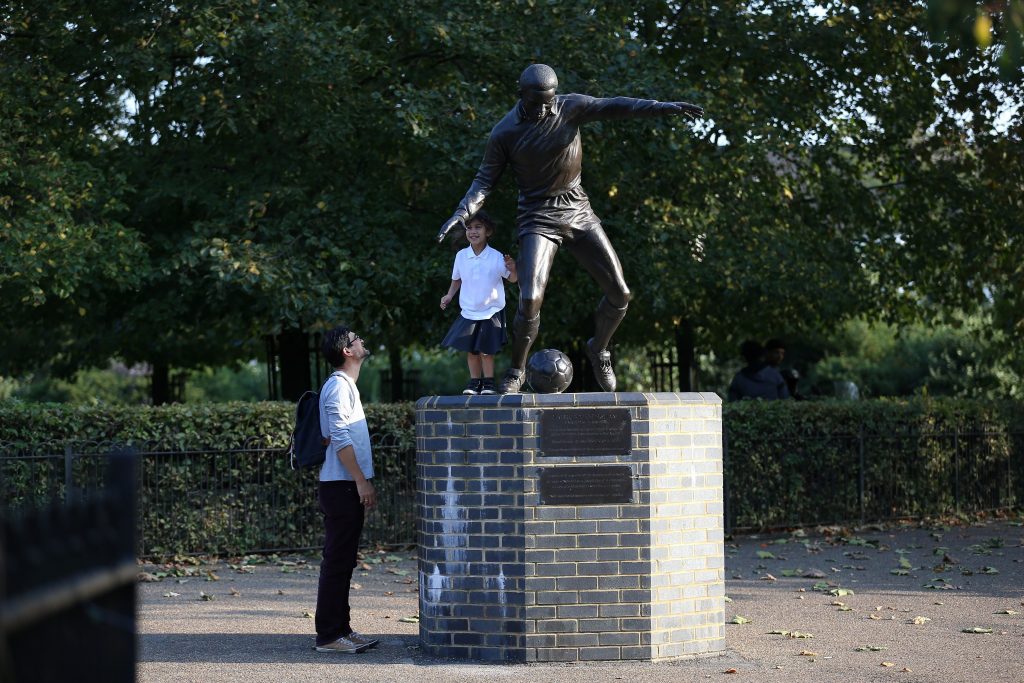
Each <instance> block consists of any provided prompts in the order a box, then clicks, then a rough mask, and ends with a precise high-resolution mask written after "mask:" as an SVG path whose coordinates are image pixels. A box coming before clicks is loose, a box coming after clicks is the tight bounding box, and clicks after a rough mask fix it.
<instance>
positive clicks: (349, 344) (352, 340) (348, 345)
mask: <svg viewBox="0 0 1024 683" xmlns="http://www.w3.org/2000/svg"><path fill="white" fill-rule="evenodd" d="M357 341H366V340H365V339H363V338H362V337H360V336H359V335H358V334H354V335H352V338H351V339H349V340H348V343H347V344H345V348H346V349H347V348H350V347H351V346H352V345H353V344H355V343H356V342H357Z"/></svg>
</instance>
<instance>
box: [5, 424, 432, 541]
mask: <svg viewBox="0 0 1024 683" xmlns="http://www.w3.org/2000/svg"><path fill="white" fill-rule="evenodd" d="M371 438H372V443H373V449H374V467H375V472H376V476H375V479H374V486H375V488H376V489H377V497H378V505H377V507H376V508H375V509H373V510H372V511H371V512H370V513H369V514H368V515H367V518H366V524H365V529H364V532H363V542H364V543H366V544H370V545H375V544H388V545H390V544H408V543H413V542H414V541H415V528H416V527H415V518H414V508H413V501H414V499H415V471H416V468H415V460H416V454H415V451H414V450H412V449H410V448H408V447H406V446H403V445H401V444H400V443H399V442H398V440H397V439H396V438H395V437H392V436H391V435H381V434H375V435H373V436H372V437H371ZM132 446H133V448H134V449H135V451H136V457H137V458H138V461H139V462H138V464H139V467H138V470H139V475H138V479H139V482H138V487H139V513H140V514H139V525H138V526H139V529H138V532H139V539H138V553H139V555H140V556H142V557H154V556H168V555H174V554H179V553H186V554H187V553H217V554H230V555H238V554H243V553H249V552H269V551H285V550H298V549H315V548H319V547H321V546H322V542H323V523H322V521H321V519H320V512H319V507H318V504H317V498H316V496H317V477H318V469H316V468H313V469H309V470H292V469H291V467H290V464H289V461H288V454H287V452H286V451H284V450H282V449H272V448H266V447H263V446H259V445H256V444H255V443H254V444H253V445H251V446H245V447H242V448H238V449H224V450H213V449H209V450H182V451H176V450H156V449H154V448H152V445H151V444H150V445H147V444H132ZM147 446H148V447H147ZM113 448H114V446H113V445H112V444H104V443H75V444H65V445H62V446H60V447H58V448H54V447H53V446H52V445H49V447H48V446H47V445H36V446H34V447H32V448H25V447H21V448H15V447H13V446H12V445H11V444H3V443H0V493H2V498H0V500H2V501H3V505H4V507H6V508H8V509H18V508H20V507H24V506H30V505H38V504H47V503H52V502H62V501H67V502H72V501H74V500H76V499H77V498H78V497H80V495H81V493H82V492H84V491H92V490H96V489H100V488H102V486H103V477H102V474H103V470H104V466H105V462H106V457H107V456H106V453H107V452H109V451H111V450H112V449H113Z"/></svg>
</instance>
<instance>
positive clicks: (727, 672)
mask: <svg viewBox="0 0 1024 683" xmlns="http://www.w3.org/2000/svg"><path fill="white" fill-rule="evenodd" d="M722 673H724V674H734V673H737V671H736V669H726V670H725V671H723V672H722Z"/></svg>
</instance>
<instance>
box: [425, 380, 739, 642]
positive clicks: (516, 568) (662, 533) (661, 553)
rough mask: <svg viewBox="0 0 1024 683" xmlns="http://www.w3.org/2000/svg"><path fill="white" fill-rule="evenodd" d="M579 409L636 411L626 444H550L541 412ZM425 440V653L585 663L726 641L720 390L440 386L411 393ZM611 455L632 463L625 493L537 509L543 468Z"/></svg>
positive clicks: (597, 461)
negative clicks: (559, 450) (464, 390)
mask: <svg viewBox="0 0 1024 683" xmlns="http://www.w3.org/2000/svg"><path fill="white" fill-rule="evenodd" d="M581 408H588V409H595V408H598V409H615V408H619V409H622V408H626V409H628V411H629V418H630V425H631V431H632V436H631V442H630V452H629V453H628V454H619V455H589V454H588V455H576V456H551V455H546V454H543V453H542V451H541V447H542V436H541V418H542V415H543V414H544V412H545V411H571V410H577V409H581ZM620 412H621V411H620ZM590 415H591V416H593V415H598V416H600V413H590ZM416 441H417V443H416V452H417V493H416V496H417V500H416V504H417V505H416V507H417V511H418V524H419V529H418V532H419V534H418V538H419V541H418V545H419V573H420V576H419V585H420V600H419V602H420V640H421V643H422V646H423V647H424V649H425V650H426V651H428V652H430V653H432V654H434V655H439V656H446V657H459V658H467V659H478V660H499V661H586V660H609V659H611V660H619V659H640V660H663V659H672V658H677V657H683V656H688V655H696V654H705V653H712V652H719V651H722V650H724V649H725V612H724V590H725V581H724V578H725V577H724V540H723V526H722V513H723V503H722V409H721V401H720V399H719V398H718V396H716V395H715V394H698V393H689V394H669V393H659V394H640V393H618V394H609V393H603V394H554V395H535V394H516V395H509V396H432V397H428V398H424V399H421V400H420V401H419V402H418V403H417V406H416ZM609 464H614V465H628V466H629V467H630V468H631V470H632V476H633V496H632V501H631V502H628V503H625V502H617V503H614V504H604V503H601V504H589V505H549V504H543V503H542V501H541V495H540V485H539V480H540V475H541V472H542V471H543V470H545V469H549V468H557V467H560V466H561V467H568V466H580V465H609Z"/></svg>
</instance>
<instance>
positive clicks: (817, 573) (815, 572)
mask: <svg viewBox="0 0 1024 683" xmlns="http://www.w3.org/2000/svg"><path fill="white" fill-rule="evenodd" d="M804 578H805V579H824V578H825V572H823V571H821V570H820V569H809V570H808V571H807V573H806V574H804Z"/></svg>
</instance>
